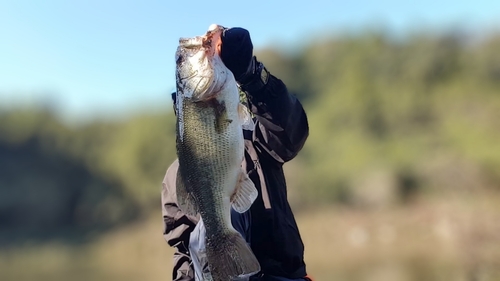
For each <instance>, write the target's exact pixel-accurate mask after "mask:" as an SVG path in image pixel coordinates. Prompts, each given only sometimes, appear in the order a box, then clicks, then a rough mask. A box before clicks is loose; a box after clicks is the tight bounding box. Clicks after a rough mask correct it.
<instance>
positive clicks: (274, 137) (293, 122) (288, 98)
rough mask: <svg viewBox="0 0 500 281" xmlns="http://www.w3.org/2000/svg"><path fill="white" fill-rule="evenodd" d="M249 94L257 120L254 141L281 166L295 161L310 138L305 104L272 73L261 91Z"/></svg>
mask: <svg viewBox="0 0 500 281" xmlns="http://www.w3.org/2000/svg"><path fill="white" fill-rule="evenodd" d="M264 71H267V70H264ZM246 94H247V98H248V103H249V107H250V109H251V111H252V113H253V114H255V115H256V119H257V122H256V127H255V131H254V135H253V139H254V141H256V142H257V143H258V144H260V146H262V147H261V148H262V149H264V150H266V151H267V152H268V153H269V154H270V155H271V156H272V157H273V158H274V159H275V160H277V161H278V162H280V163H284V162H287V161H290V160H291V159H293V158H294V157H295V156H296V155H297V153H298V152H299V151H300V150H301V149H302V147H303V146H304V143H305V141H306V139H307V137H308V135H309V125H308V121H307V116H306V113H305V111H304V108H303V107H302V104H301V103H300V102H299V100H298V99H297V98H296V97H295V96H294V95H291V94H290V93H289V92H288V89H287V87H286V85H285V84H284V83H283V81H281V80H280V79H278V78H276V77H275V76H273V75H271V74H268V80H267V83H266V84H265V85H264V86H263V87H262V88H261V89H259V90H253V91H249V90H247V91H246Z"/></svg>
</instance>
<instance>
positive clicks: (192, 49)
mask: <svg viewBox="0 0 500 281" xmlns="http://www.w3.org/2000/svg"><path fill="white" fill-rule="evenodd" d="M224 29H225V28H224V27H222V26H220V25H215V24H214V25H211V26H210V27H209V29H208V31H207V32H206V33H205V34H204V35H202V36H195V37H188V38H185V37H184V38H180V39H179V46H178V48H177V52H176V56H175V61H176V65H177V74H176V75H177V84H178V87H181V88H183V89H185V90H187V91H184V93H185V95H186V96H190V97H192V98H195V99H200V100H202V99H206V98H208V96H207V95H206V93H215V92H219V91H220V90H219V88H221V87H222V86H223V85H224V84H225V81H226V79H225V77H224V75H222V74H221V73H219V72H220V70H217V71H214V63H215V65H216V66H215V67H216V68H217V69H219V68H220V65H221V64H222V63H217V62H216V61H219V60H220V58H218V57H219V54H220V47H221V44H222V43H221V34H222V32H223V30H224Z"/></svg>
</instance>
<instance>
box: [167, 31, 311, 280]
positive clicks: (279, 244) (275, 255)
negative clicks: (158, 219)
mask: <svg viewBox="0 0 500 281" xmlns="http://www.w3.org/2000/svg"><path fill="white" fill-rule="evenodd" d="M220 56H221V59H222V61H223V63H224V64H225V65H226V66H227V68H228V69H229V70H230V71H231V72H232V73H233V74H234V77H235V79H236V81H237V83H238V87H239V89H240V91H241V93H243V94H244V95H243V96H244V97H245V98H244V99H243V100H246V105H247V107H248V108H249V109H250V111H251V112H252V115H253V116H254V122H255V126H254V129H253V130H252V131H250V130H243V134H244V138H245V159H244V161H243V163H242V165H243V167H244V168H245V169H246V171H247V173H248V175H249V178H250V179H251V180H252V181H253V182H254V184H255V186H256V188H257V190H258V197H257V199H256V200H255V202H254V203H253V204H252V206H251V208H250V209H249V211H247V212H245V213H243V214H238V213H237V212H235V211H234V210H233V212H232V213H231V219H232V223H233V226H234V228H235V229H236V230H237V231H239V232H240V233H241V234H242V236H243V237H244V238H245V239H246V241H247V242H248V243H249V245H250V247H251V249H252V251H253V253H254V254H255V256H256V257H257V260H258V261H259V263H260V266H261V271H260V272H259V273H258V274H256V275H254V276H252V277H250V280H252V281H273V280H274V281H290V280H293V281H299V280H300V281H303V280H311V279H310V278H309V277H308V275H307V271H306V264H305V262H304V244H303V242H302V238H301V236H300V233H299V229H298V227H297V223H296V221H295V217H294V214H293V212H292V209H291V208H290V205H289V202H288V200H287V186H286V181H285V176H284V172H283V164H284V163H286V162H288V161H290V160H292V159H293V158H294V157H295V156H296V155H297V154H298V153H299V151H300V150H301V149H302V147H303V146H304V143H305V141H306V139H307V137H308V135H309V125H308V121H307V116H306V113H305V111H304V108H303V107H302V105H301V103H300V102H299V100H298V99H297V98H296V97H295V96H294V95H292V94H290V93H289V92H288V90H287V87H286V85H285V84H284V83H283V81H281V80H280V79H278V78H277V77H275V76H274V75H273V74H271V73H269V71H268V70H267V69H266V68H265V67H264V65H263V63H261V62H260V61H258V60H257V58H256V56H254V55H253V44H252V40H251V37H250V33H249V31H248V30H247V29H244V28H240V27H234V28H225V29H224V31H223V34H222V45H221V50H220ZM172 97H173V99H174V102H175V93H174V94H173V95H172ZM177 167H178V162H177V160H176V161H175V162H174V163H173V164H172V165H171V166H170V167H169V168H168V170H167V172H166V174H165V178H164V180H163V184H162V185H163V188H162V196H161V201H162V213H163V219H164V231H163V235H164V238H165V240H166V241H167V243H168V244H169V245H170V246H172V247H174V248H175V253H174V267H173V281H181V280H182V281H187V280H189V281H192V280H195V270H194V268H195V267H197V268H201V270H202V271H203V274H205V273H206V272H207V271H208V267H207V265H206V262H204V261H203V260H200V259H199V258H200V256H201V255H200V253H196V251H198V250H196V249H202V248H203V247H202V246H203V245H201V248H200V245H195V244H200V243H201V244H202V243H203V240H200V239H202V238H201V237H202V236H203V224H202V221H201V220H200V217H199V215H198V216H196V217H193V216H189V215H186V214H184V213H182V211H181V210H180V209H179V207H178V205H177V201H176V194H175V177H176V170H177ZM193 251H194V252H195V253H193ZM200 262H201V263H202V264H201V265H200ZM203 263H204V264H203ZM196 280H199V278H197V279H196Z"/></svg>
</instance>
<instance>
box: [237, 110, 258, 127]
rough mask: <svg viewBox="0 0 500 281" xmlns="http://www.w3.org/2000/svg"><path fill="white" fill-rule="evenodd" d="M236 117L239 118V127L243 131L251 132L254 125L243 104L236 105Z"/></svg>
mask: <svg viewBox="0 0 500 281" xmlns="http://www.w3.org/2000/svg"><path fill="white" fill-rule="evenodd" d="M238 116H239V118H240V122H241V127H242V128H243V129H245V130H249V131H253V130H254V129H255V124H254V123H253V119H252V114H251V113H250V110H249V109H248V108H247V107H246V106H244V105H243V104H241V103H240V104H238Z"/></svg>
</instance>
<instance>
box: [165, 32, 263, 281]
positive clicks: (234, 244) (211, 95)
mask: <svg viewBox="0 0 500 281" xmlns="http://www.w3.org/2000/svg"><path fill="white" fill-rule="evenodd" d="M222 30H223V29H222V27H221V26H218V25H211V26H210V27H209V30H208V31H207V32H206V34H205V35H203V36H196V37H193V38H181V39H180V40H179V46H178V48H177V52H176V57H175V59H176V81H177V98H176V116H177V125H176V126H177V131H176V132H177V142H176V143H177V145H176V148H177V156H178V159H179V169H178V172H177V181H176V191H177V200H178V203H179V207H180V208H181V210H182V211H183V212H185V213H186V214H191V215H195V214H198V213H199V214H200V215H201V217H202V219H203V222H204V224H205V228H206V255H207V261H208V266H209V268H210V272H211V275H212V278H213V280H216V281H230V280H233V279H234V278H236V277H238V276H240V277H241V276H249V275H251V274H254V273H257V272H258V271H260V266H259V263H258V261H257V259H256V257H255V256H254V254H253V253H252V251H251V249H250V247H249V246H248V245H247V243H246V242H245V240H244V239H243V238H242V236H241V235H240V234H239V233H238V232H237V231H236V230H235V229H234V228H233V226H232V225H231V214H230V211H231V210H230V208H231V206H232V207H233V208H234V209H235V210H236V211H238V212H240V213H243V212H245V211H247V210H248V209H249V208H250V206H251V204H252V203H253V201H254V200H255V198H256V197H257V190H256V189H255V186H254V184H253V182H252V181H251V180H250V179H249V178H248V176H247V174H246V171H244V170H243V169H242V167H241V164H242V161H243V157H244V139H243V130H242V126H243V124H244V122H251V118H250V115H248V111H247V110H246V109H245V107H244V106H243V105H242V104H241V103H240V99H239V92H238V88H237V84H236V81H235V79H234V76H233V74H232V73H231V71H229V69H227V67H226V66H225V65H224V63H223V62H222V60H221V58H220V56H219V53H220V46H221V34H222Z"/></svg>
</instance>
